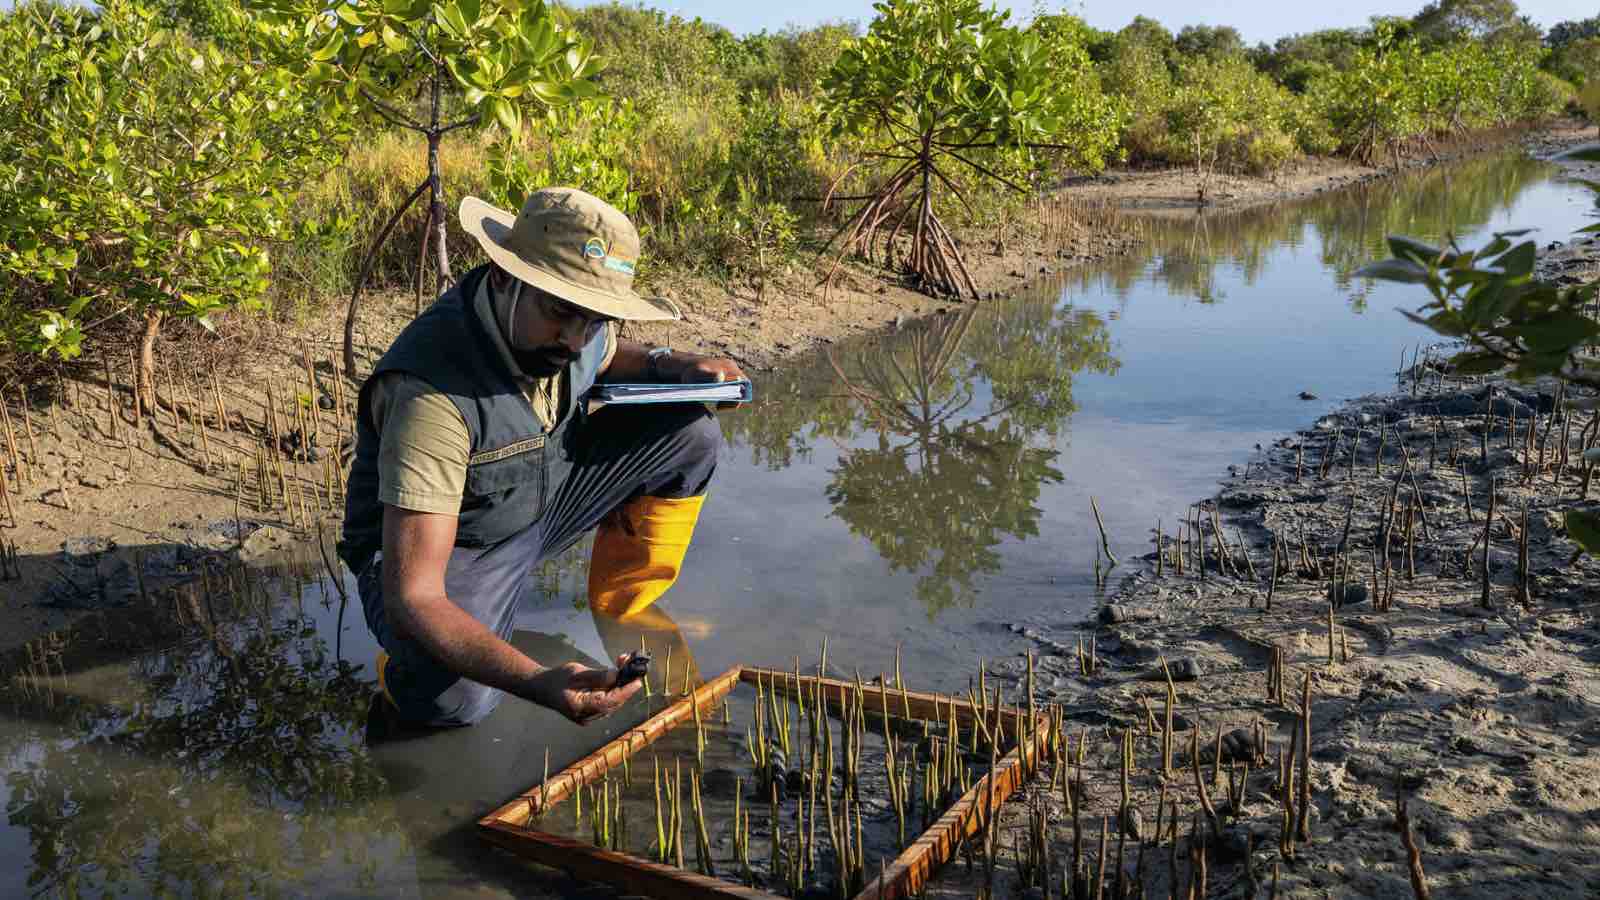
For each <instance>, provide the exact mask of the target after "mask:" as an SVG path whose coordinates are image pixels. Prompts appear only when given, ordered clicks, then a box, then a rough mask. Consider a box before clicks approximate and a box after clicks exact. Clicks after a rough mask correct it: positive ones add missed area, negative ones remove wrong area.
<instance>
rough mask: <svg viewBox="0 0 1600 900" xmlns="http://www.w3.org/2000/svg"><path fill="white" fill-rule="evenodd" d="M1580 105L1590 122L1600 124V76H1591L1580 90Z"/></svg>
mask: <svg viewBox="0 0 1600 900" xmlns="http://www.w3.org/2000/svg"><path fill="white" fill-rule="evenodd" d="M1578 105H1579V106H1580V107H1582V108H1583V114H1584V115H1585V116H1588V118H1589V124H1591V125H1596V126H1600V78H1591V79H1589V80H1588V81H1587V82H1585V83H1584V85H1583V87H1582V88H1580V89H1579V90H1578Z"/></svg>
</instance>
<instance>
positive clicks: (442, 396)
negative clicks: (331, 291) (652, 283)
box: [339, 189, 744, 726]
mask: <svg viewBox="0 0 1600 900" xmlns="http://www.w3.org/2000/svg"><path fill="white" fill-rule="evenodd" d="M460 217H461V224H462V227H463V228H465V229H466V231H467V232H468V233H469V234H471V235H472V236H473V237H474V238H476V239H477V241H478V243H479V244H481V245H482V247H483V249H484V252H485V253H487V254H488V256H489V259H490V260H491V261H490V262H489V263H487V264H485V265H482V266H479V267H478V268H476V269H473V270H472V271H470V272H468V273H467V274H466V275H465V276H463V277H462V278H461V280H460V281H458V282H456V283H455V284H454V285H453V286H451V288H450V289H449V290H448V291H446V292H445V293H444V294H443V295H442V296H441V297H440V298H439V299H438V300H437V301H436V302H435V303H434V305H433V306H432V307H431V308H430V309H429V310H428V311H427V312H426V313H424V314H423V315H422V316H420V317H418V318H417V319H416V320H415V321H413V322H412V323H411V324H410V325H409V326H407V327H406V329H405V330H404V331H402V332H401V334H400V336H399V337H398V338H396V339H395V342H394V344H393V345H391V346H390V347H389V349H388V351H387V352H386V353H384V355H383V358H382V359H380V360H379V361H378V364H377V366H376V368H375V369H374V370H373V372H372V375H371V377H369V378H368V379H367V382H366V384H365V385H364V386H363V387H362V390H361V396H360V400H359V403H358V406H357V438H356V450H355V462H354V464H353V466H352V469H351V473H350V480H349V492H348V496H347V499H346V509H345V526H344V534H343V538H342V540H341V541H340V543H339V555H340V557H341V558H342V559H343V560H344V561H345V563H346V565H348V566H349V567H350V569H351V571H352V572H355V573H357V581H358V585H359V590H360V594H361V603H362V607H363V609H364V611H365V614H366V620H367V626H368V628H370V629H371V630H372V633H373V636H374V637H376V638H377V640H378V643H379V644H380V645H381V647H382V648H383V649H382V650H380V651H379V653H378V660H377V671H378V686H379V690H380V692H381V694H382V697H383V700H382V701H381V703H382V704H383V708H384V711H385V713H387V714H390V715H392V716H394V717H395V718H396V719H398V721H399V722H400V723H403V724H407V725H432V726H444V725H467V724H471V723H474V722H477V721H480V720H482V719H483V718H484V717H485V716H487V715H488V714H489V713H490V711H492V710H493V709H494V708H495V706H496V705H498V704H499V702H500V700H501V698H502V696H503V694H511V695H513V696H515V697H519V698H521V699H523V700H528V701H531V702H533V703H537V704H539V705H541V706H547V707H549V708H551V709H554V710H557V711H558V712H560V713H561V714H562V715H565V716H566V717H567V718H569V719H571V720H573V721H575V722H578V723H580V724H581V723H586V722H589V721H591V720H593V719H596V718H599V717H601V716H604V715H607V714H609V713H611V712H612V711H614V710H615V709H617V708H618V707H619V706H621V705H622V704H623V703H624V702H626V701H627V700H628V698H629V697H631V696H632V695H633V694H634V692H635V691H637V690H638V689H639V687H640V682H639V681H637V680H635V681H632V682H630V683H626V684H623V685H621V686H619V685H618V677H617V675H618V672H617V669H616V668H609V669H604V670H601V669H591V668H586V667H584V666H582V665H579V664H578V663H567V664H565V665H560V666H544V665H541V664H540V663H539V661H538V660H534V659H531V658H529V657H528V656H527V655H525V654H523V653H522V652H521V651H519V650H517V649H516V648H515V647H513V646H512V645H511V644H510V643H509V639H510V637H511V633H512V626H513V622H514V619H515V615H516V611H517V608H518V605H519V603H520V602H521V600H522V599H523V597H524V595H525V594H526V593H527V592H528V591H529V590H530V581H529V579H528V575H529V573H530V572H532V571H533V570H534V568H535V567H537V566H538V565H539V564H540V563H541V562H543V561H544V560H547V559H549V558H551V557H553V556H555V555H556V554H559V553H561V552H562V551H564V550H566V549H567V548H569V547H571V546H572V545H573V544H574V543H576V542H577V540H578V539H579V537H581V536H582V535H583V534H584V533H585V532H587V531H588V530H590V529H591V528H596V527H598V532H597V534H596V536H595V541H594V552H593V555H592V557H591V559H590V567H589V602H590V604H591V605H592V606H593V608H594V609H595V611H596V613H597V614H604V615H611V616H616V617H627V616H630V615H633V614H635V613H638V612H640V611H642V610H644V609H645V608H646V607H648V606H649V605H650V604H651V603H653V602H654V601H655V600H656V598H658V597H660V596H661V595H662V594H663V593H664V592H665V591H666V590H667V589H668V588H669V587H671V586H672V583H673V581H674V580H675V579H676V578H677V575H678V570H679V568H680V567H681V565H682V562H683V557H684V554H685V552H686V551H687V549H688V546H689V539H690V537H691V535H692V534H693V531H694V525H695V522H696V520H697V519H698V517H699V514H700V506H701V504H702V502H703V501H704V499H705V492H706V489H707V486H708V485H709V483H710V481H711V476H712V473H713V471H714V470H715V468H716V455H717V448H718V446H719V443H720V432H719V430H718V428H717V424H716V420H715V418H714V417H713V416H712V414H711V413H710V412H709V411H707V410H706V409H705V408H704V407H703V406H701V405H699V404H664V405H638V406H616V407H605V408H602V409H600V410H599V411H597V412H595V413H593V414H592V415H591V414H590V413H589V412H588V411H587V409H586V400H585V395H586V394H587V392H588V391H589V389H590V388H591V387H592V386H593V385H594V384H595V383H596V382H597V381H670V382H709V381H722V380H729V379H737V378H742V377H744V376H743V373H742V372H740V370H739V367H738V366H737V365H736V364H734V363H733V362H732V361H730V360H727V359H713V358H707V357H701V356H695V355H692V354H687V353H675V352H673V351H672V350H671V349H669V348H665V347H658V348H654V349H651V348H648V347H645V346H644V345H641V344H636V343H633V342H630V341H619V340H618V339H617V336H616V327H615V326H616V323H618V322H622V321H651V320H668V319H678V318H680V313H679V312H678V310H677V308H676V307H675V306H673V305H672V303H671V301H667V300H661V299H646V298H644V297H641V296H639V295H638V294H636V293H635V292H634V291H633V288H632V283H633V272H634V265H635V262H636V260H637V258H638V254H639V237H638V233H637V231H636V230H635V229H634V227H633V224H632V223H631V222H629V221H628V219H627V217H626V216H624V215H623V214H622V213H621V212H620V211H619V210H617V209H615V208H614V207H612V206H610V205H608V204H606V203H605V202H603V201H601V200H600V199H598V198H596V197H593V196H590V195H589V194H585V193H583V192H581V191H576V190H571V189H546V190H541V191H537V192H535V193H534V194H532V195H531V196H529V197H528V199H527V202H526V203H524V204H523V207H522V211H521V213H520V214H518V215H516V216H513V215H512V214H510V213H508V212H505V211H502V210H498V209H495V208H494V207H492V206H489V205H488V204H486V203H483V202H482V201H480V200H477V199H475V198H472V197H468V198H466V199H465V200H464V201H462V204H461V210H460ZM622 662H623V658H622V657H619V658H618V660H617V665H619V666H620V665H621V664H622Z"/></svg>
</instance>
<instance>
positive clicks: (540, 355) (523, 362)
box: [511, 346, 576, 378]
mask: <svg viewBox="0 0 1600 900" xmlns="http://www.w3.org/2000/svg"><path fill="white" fill-rule="evenodd" d="M511 356H512V358H513V359H515V360H516V361H517V367H518V368H520V369H521V370H522V374H524V375H528V376H530V377H533V378H549V377H550V376H551V375H555V374H557V373H559V372H560V371H561V370H562V369H565V368H566V367H567V365H568V364H569V363H571V362H572V361H573V360H574V359H576V357H575V356H574V355H573V354H571V353H568V352H567V351H566V350H565V349H564V348H562V347H559V346H555V347H541V348H539V349H537V350H518V349H516V348H515V347H513V348H512V349H511Z"/></svg>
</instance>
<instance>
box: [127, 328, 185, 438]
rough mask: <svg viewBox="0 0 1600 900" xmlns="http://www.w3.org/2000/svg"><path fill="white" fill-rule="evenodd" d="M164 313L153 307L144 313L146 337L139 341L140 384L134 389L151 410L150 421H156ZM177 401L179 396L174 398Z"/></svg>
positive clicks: (138, 378)
mask: <svg viewBox="0 0 1600 900" xmlns="http://www.w3.org/2000/svg"><path fill="white" fill-rule="evenodd" d="M161 317H162V313H161V310H159V309H152V310H150V311H149V312H146V313H145V314H144V337H143V338H141V339H140V341H139V370H138V372H136V373H135V377H136V378H137V380H138V382H139V383H138V384H136V385H134V391H135V392H137V393H138V395H139V402H141V403H143V404H144V408H145V409H146V410H148V411H149V412H150V421H151V422H154V421H155V416H156V335H157V334H159V333H160V332H161ZM173 402H174V403H176V402H177V398H173Z"/></svg>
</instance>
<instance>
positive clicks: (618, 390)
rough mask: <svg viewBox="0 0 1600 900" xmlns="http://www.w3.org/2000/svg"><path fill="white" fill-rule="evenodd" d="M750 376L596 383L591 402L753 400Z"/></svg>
mask: <svg viewBox="0 0 1600 900" xmlns="http://www.w3.org/2000/svg"><path fill="white" fill-rule="evenodd" d="M751 396H752V390H751V387H750V381H749V379H745V378H740V379H737V380H735V381H708V382H705V383H703V384H596V385H595V386H594V387H593V388H590V390H589V404H590V406H595V405H605V404H608V403H728V402H734V403H749V402H750V397H751Z"/></svg>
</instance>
